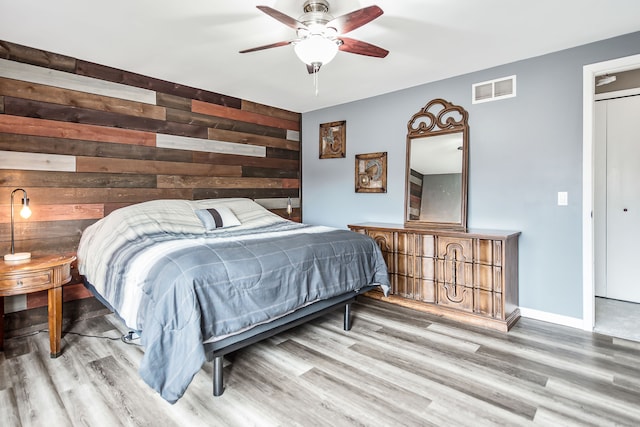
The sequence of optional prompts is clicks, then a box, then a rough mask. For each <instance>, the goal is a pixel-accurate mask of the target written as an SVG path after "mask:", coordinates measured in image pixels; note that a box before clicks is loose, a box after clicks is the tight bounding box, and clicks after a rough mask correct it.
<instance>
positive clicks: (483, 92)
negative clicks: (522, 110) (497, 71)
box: [471, 76, 516, 104]
mask: <svg viewBox="0 0 640 427" xmlns="http://www.w3.org/2000/svg"><path fill="white" fill-rule="evenodd" d="M514 96H516V76H509V77H503V78H500V79H495V80H489V81H486V82H481V83H475V84H474V85H472V86H471V101H472V103H473V104H478V103H481V102H489V101H497V100H498V99H505V98H513V97H514Z"/></svg>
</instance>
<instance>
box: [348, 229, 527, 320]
mask: <svg viewBox="0 0 640 427" xmlns="http://www.w3.org/2000/svg"><path fill="white" fill-rule="evenodd" d="M349 228H350V229H351V230H353V231H356V232H358V233H363V234H367V235H369V236H371V237H372V238H373V239H375V241H376V242H377V243H378V244H379V245H380V248H381V249H382V253H383V255H384V257H385V261H386V262H387V268H388V270H389V278H390V281H391V285H392V291H391V294H390V296H389V297H387V298H385V297H384V296H383V295H382V293H381V292H370V293H369V294H368V295H369V296H371V297H374V298H378V299H381V300H385V301H388V302H391V303H395V304H399V305H403V306H406V307H411V308H414V309H418V310H422V311H426V312H429V313H433V314H436V315H439V316H444V317H447V318H451V319H454V320H458V321H462V322H467V323H470V324H473V325H476V326H480V327H485V328H491V329H496V330H499V331H504V332H506V331H508V330H509V329H510V328H511V326H513V325H514V324H515V323H516V322H517V321H518V319H519V318H520V310H519V308H518V236H519V235H520V232H515V231H489V230H469V231H467V232H461V231H449V230H425V229H418V228H405V227H404V226H402V225H398V224H384V223H363V224H353V225H349Z"/></svg>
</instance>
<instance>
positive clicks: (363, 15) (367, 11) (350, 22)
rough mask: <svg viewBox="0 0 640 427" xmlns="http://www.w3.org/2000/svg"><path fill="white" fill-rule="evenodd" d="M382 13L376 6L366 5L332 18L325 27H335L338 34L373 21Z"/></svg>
mask: <svg viewBox="0 0 640 427" xmlns="http://www.w3.org/2000/svg"><path fill="white" fill-rule="evenodd" d="M382 14H383V11H382V9H380V8H379V7H378V6H368V7H365V8H362V9H358V10H354V11H353V12H351V13H347V14H345V15H342V16H338V17H337V18H334V19H332V20H331V21H329V22H327V27H330V28H335V29H336V30H337V31H338V34H346V33H348V32H349V31H353V30H355V29H356V28H359V27H362V26H363V25H364V24H366V23H367V22H371V21H373V20H374V19H376V18H377V17H378V16H380V15H382Z"/></svg>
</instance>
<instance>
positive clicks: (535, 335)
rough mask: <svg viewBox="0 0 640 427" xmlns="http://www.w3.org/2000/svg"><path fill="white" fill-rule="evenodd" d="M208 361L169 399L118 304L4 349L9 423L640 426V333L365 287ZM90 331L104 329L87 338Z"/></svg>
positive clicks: (1, 406)
mask: <svg viewBox="0 0 640 427" xmlns="http://www.w3.org/2000/svg"><path fill="white" fill-rule="evenodd" d="M352 313H353V319H354V320H353V329H352V330H351V331H349V332H345V331H343V330H342V318H341V317H342V316H341V312H339V311H338V312H336V313H335V314H331V315H328V316H325V317H323V318H320V319H317V320H315V321H312V322H311V323H308V324H306V325H303V326H301V327H298V328H296V329H293V330H291V331H289V332H286V333H283V334H281V335H278V336H276V337H274V338H271V339H269V340H267V341H264V342H262V343H259V344H255V345H253V346H250V347H248V348H246V349H244V350H242V351H239V352H237V353H236V354H235V355H234V357H233V360H232V361H227V362H226V363H225V392H224V394H223V395H222V396H220V397H217V398H214V397H213V396H212V379H211V375H212V364H211V363H207V364H205V366H204V367H203V368H202V369H201V370H200V372H199V373H198V374H197V375H196V376H195V378H194V380H193V382H192V383H191V385H190V386H189V388H188V389H187V392H186V394H185V395H184V396H183V398H182V399H181V400H179V401H178V402H177V403H176V404H175V405H171V404H169V403H167V402H165V401H164V400H162V398H160V397H159V396H158V395H157V394H156V393H155V392H153V391H152V390H151V389H150V388H148V387H147V386H146V384H144V383H143V382H142V380H141V379H140V378H139V377H138V374H137V367H138V365H139V363H140V359H141V357H142V354H143V350H142V348H141V347H139V346H136V345H131V344H125V343H123V342H122V341H121V340H120V336H121V334H123V333H125V332H126V330H125V329H123V326H122V324H121V323H120V322H119V321H118V320H117V319H116V318H115V317H114V316H113V315H112V314H108V315H103V316H98V317H94V318H91V319H86V320H81V321H78V322H76V323H74V324H73V325H71V327H68V328H67V330H68V331H69V332H67V333H66V334H65V335H64V336H63V341H62V346H63V348H62V350H63V354H62V356H60V357H59V358H57V359H50V358H49V347H48V346H49V341H48V336H47V334H46V333H42V332H41V333H36V334H35V335H31V336H23V337H14V338H10V339H7V340H6V341H5V352H4V353H0V424H1V425H3V426H41V425H47V426H49V425H50V426H76V425H85V426H119V425H127V426H146V425H153V426H250V425H257V426H324V425H327V426H351V425H363V426H405V425H406V426H428V425H437V426H445V425H446V426H456V425H461V426H471V425H473V426H484V425H487V426H492V425H514V426H526V425H550V426H571V425H580V426H582V425H597V426H606V425H629V426H632V425H636V426H637V425H639V424H640V343H637V342H633V341H625V340H621V339H617V338H612V337H609V336H605V335H599V334H591V333H586V332H584V331H580V330H576V329H572V328H565V327H561V326H557V325H553V324H548V323H544V322H539V321H534V320H531V319H526V318H523V319H521V320H520V321H519V322H518V323H517V324H516V326H515V327H514V328H513V329H512V330H511V332H509V333H508V334H502V333H499V332H493V331H486V330H481V329H476V328H472V327H467V326H464V325H461V324H456V323H453V322H450V321H446V320H443V319H440V318H437V317H434V316H430V315H428V314H425V313H420V312H415V311H412V310H410V309H406V308H402V307H398V306H392V305H388V304H385V303H384V302H381V301H375V300H371V299H368V298H362V299H361V300H360V302H359V303H358V304H356V305H355V306H354V307H353V310H352ZM76 333H81V334H84V335H93V336H96V337H98V336H99V337H108V338H96V337H89V336H83V335H77V334H76Z"/></svg>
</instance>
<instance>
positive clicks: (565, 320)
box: [520, 307, 584, 329]
mask: <svg viewBox="0 0 640 427" xmlns="http://www.w3.org/2000/svg"><path fill="white" fill-rule="evenodd" d="M520 315H521V316H522V317H527V318H529V319H535V320H542V321H543V322H549V323H555V324H557V325H562V326H569V327H571V328H578V329H584V323H583V321H582V319H579V318H577V317H569V316H563V315H561V314H555V313H548V312H546V311H540V310H534V309H532V308H526V307H520Z"/></svg>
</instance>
